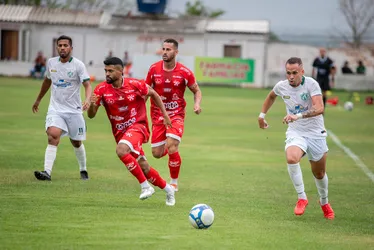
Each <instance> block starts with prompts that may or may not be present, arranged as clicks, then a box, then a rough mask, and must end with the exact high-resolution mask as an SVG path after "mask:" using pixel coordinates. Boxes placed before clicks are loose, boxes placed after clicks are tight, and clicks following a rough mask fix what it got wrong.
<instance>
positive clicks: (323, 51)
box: [319, 48, 326, 58]
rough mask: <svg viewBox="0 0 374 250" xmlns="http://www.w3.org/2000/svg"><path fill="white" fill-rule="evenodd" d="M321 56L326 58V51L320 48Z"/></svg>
mask: <svg viewBox="0 0 374 250" xmlns="http://www.w3.org/2000/svg"><path fill="white" fill-rule="evenodd" d="M319 55H320V56H321V57H322V58H324V57H325V56H326V49H325V48H320V49H319Z"/></svg>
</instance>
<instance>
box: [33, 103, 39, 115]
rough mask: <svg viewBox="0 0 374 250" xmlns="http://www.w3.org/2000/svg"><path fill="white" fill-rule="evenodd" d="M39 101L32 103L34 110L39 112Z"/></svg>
mask: <svg viewBox="0 0 374 250" xmlns="http://www.w3.org/2000/svg"><path fill="white" fill-rule="evenodd" d="M39 103H40V101H35V102H34V105H32V112H33V113H37V112H38V111H39Z"/></svg>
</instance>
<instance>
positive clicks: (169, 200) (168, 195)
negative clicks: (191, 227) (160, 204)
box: [166, 188, 175, 206]
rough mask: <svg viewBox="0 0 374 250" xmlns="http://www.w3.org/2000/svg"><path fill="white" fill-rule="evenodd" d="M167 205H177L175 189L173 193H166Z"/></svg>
mask: <svg viewBox="0 0 374 250" xmlns="http://www.w3.org/2000/svg"><path fill="white" fill-rule="evenodd" d="M166 205H167V206H174V205H175V189H174V188H172V191H171V192H169V193H166Z"/></svg>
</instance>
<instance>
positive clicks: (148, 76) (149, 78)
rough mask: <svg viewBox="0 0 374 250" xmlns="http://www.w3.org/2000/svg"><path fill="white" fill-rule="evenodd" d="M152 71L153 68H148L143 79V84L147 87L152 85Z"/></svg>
mask: <svg viewBox="0 0 374 250" xmlns="http://www.w3.org/2000/svg"><path fill="white" fill-rule="evenodd" d="M152 71H153V67H151V68H149V70H148V73H147V77H146V78H145V83H146V84H148V85H149V86H152V83H153V79H152V74H153V73H152Z"/></svg>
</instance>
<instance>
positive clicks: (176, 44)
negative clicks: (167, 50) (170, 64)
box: [164, 38, 178, 49]
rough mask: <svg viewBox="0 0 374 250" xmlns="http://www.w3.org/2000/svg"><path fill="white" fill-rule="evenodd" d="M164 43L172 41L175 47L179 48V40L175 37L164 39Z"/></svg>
mask: <svg viewBox="0 0 374 250" xmlns="http://www.w3.org/2000/svg"><path fill="white" fill-rule="evenodd" d="M164 43H172V44H173V45H174V46H175V48H177V49H178V42H177V40H175V39H173V38H168V39H165V40H164Z"/></svg>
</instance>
